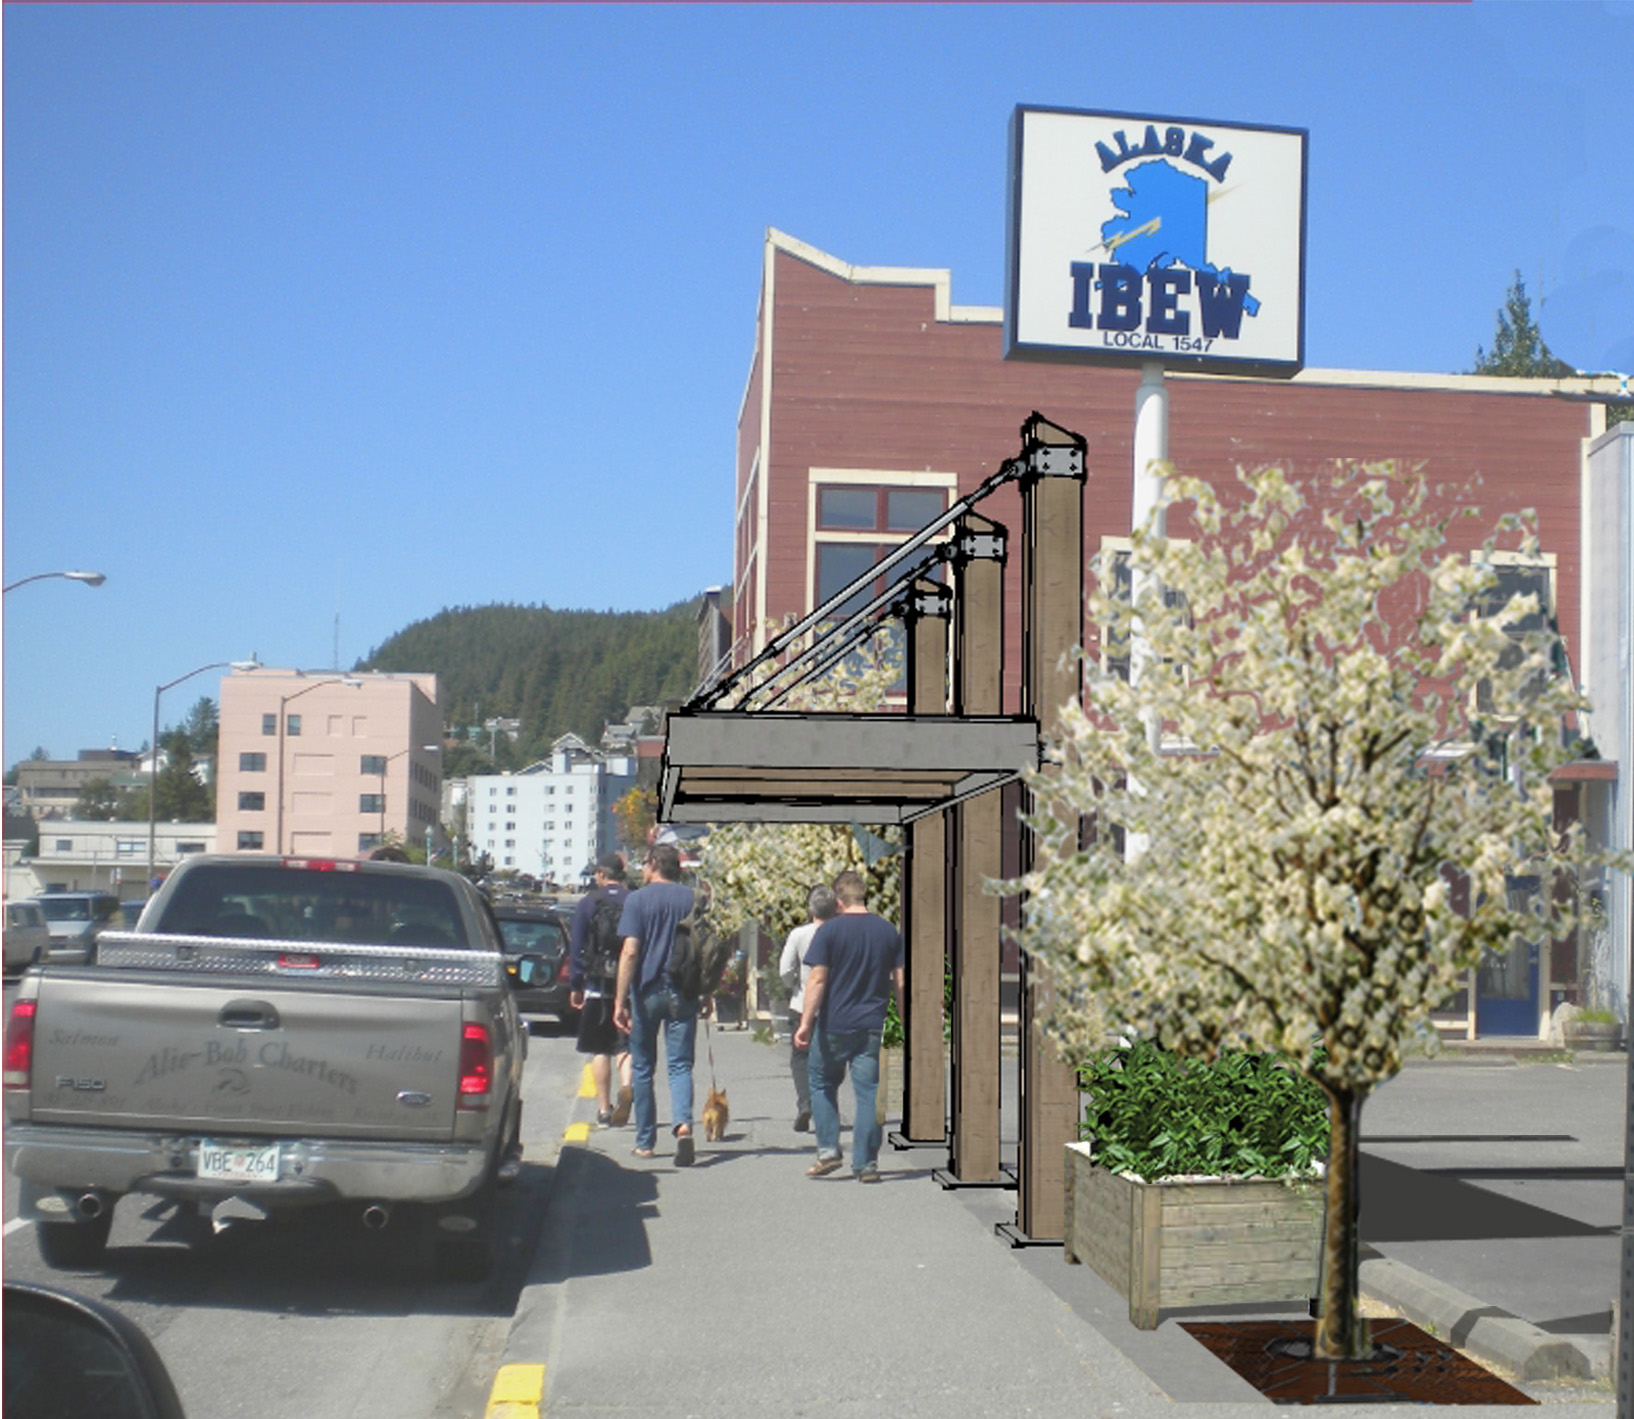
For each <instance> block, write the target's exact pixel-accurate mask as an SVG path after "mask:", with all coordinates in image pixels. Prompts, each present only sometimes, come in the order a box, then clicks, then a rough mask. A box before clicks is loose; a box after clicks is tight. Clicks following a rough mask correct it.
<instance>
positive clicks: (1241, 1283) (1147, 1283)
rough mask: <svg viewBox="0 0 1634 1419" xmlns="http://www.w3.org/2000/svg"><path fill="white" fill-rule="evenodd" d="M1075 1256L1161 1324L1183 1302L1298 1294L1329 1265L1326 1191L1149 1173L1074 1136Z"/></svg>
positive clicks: (1069, 1237) (1313, 1288)
mask: <svg viewBox="0 0 1634 1419" xmlns="http://www.w3.org/2000/svg"><path fill="white" fill-rule="evenodd" d="M1066 1188H1067V1197H1066V1214H1067V1215H1066V1238H1065V1250H1066V1258H1067V1260H1068V1261H1070V1262H1086V1263H1088V1265H1089V1266H1090V1268H1091V1269H1092V1270H1093V1271H1094V1272H1095V1274H1096V1275H1097V1276H1099V1277H1100V1278H1101V1279H1102V1280H1103V1281H1105V1282H1107V1283H1108V1284H1109V1285H1111V1286H1113V1287H1115V1288H1116V1289H1117V1291H1118V1294H1119V1295H1121V1296H1123V1297H1124V1298H1125V1299H1126V1300H1127V1301H1128V1302H1129V1320H1130V1322H1131V1324H1133V1325H1134V1326H1135V1327H1136V1328H1138V1329H1140V1330H1152V1329H1155V1328H1156V1326H1157V1323H1158V1313H1159V1312H1160V1311H1163V1310H1167V1309H1169V1308H1171V1307H1174V1306H1198V1305H1215V1304H1224V1303H1232V1302H1238V1301H1299V1300H1305V1299H1306V1298H1308V1297H1310V1296H1314V1295H1316V1294H1317V1290H1318V1285H1319V1279H1320V1277H1321V1272H1322V1212H1323V1190H1322V1186H1321V1184H1320V1183H1319V1182H1312V1183H1310V1184H1305V1185H1298V1184H1296V1185H1294V1186H1291V1187H1290V1186H1286V1185H1284V1184H1283V1183H1280V1182H1267V1181H1264V1180H1263V1179H1258V1178H1254V1179H1249V1178H1208V1179H1203V1180H1201V1181H1197V1182H1158V1183H1147V1182H1141V1181H1140V1180H1139V1179H1136V1178H1126V1177H1120V1176H1119V1175H1118V1174H1117V1173H1112V1172H1108V1171H1107V1170H1106V1169H1105V1168H1097V1167H1096V1166H1095V1165H1094V1163H1093V1162H1091V1160H1090V1145H1089V1144H1087V1143H1069V1144H1067V1178H1066Z"/></svg>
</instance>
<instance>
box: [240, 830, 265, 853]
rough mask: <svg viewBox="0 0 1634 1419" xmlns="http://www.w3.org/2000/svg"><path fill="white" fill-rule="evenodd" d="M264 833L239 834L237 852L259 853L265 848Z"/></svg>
mask: <svg viewBox="0 0 1634 1419" xmlns="http://www.w3.org/2000/svg"><path fill="white" fill-rule="evenodd" d="M266 842H267V835H266V834H265V833H240V834H239V835H238V850H239V851H240V852H260V851H261V849H262V848H263V847H265V846H266Z"/></svg>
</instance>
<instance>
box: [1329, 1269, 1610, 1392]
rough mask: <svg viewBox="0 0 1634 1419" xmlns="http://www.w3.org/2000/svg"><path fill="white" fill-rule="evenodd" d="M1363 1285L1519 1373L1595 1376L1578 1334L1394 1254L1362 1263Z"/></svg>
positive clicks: (1477, 1354)
mask: <svg viewBox="0 0 1634 1419" xmlns="http://www.w3.org/2000/svg"><path fill="white" fill-rule="evenodd" d="M1361 1290H1362V1294H1363V1296H1365V1297H1366V1298H1367V1299H1368V1300H1370V1301H1375V1302H1377V1303H1378V1304H1380V1305H1382V1306H1385V1307H1387V1308H1389V1309H1391V1310H1394V1311H1397V1312H1399V1313H1400V1314H1401V1315H1402V1316H1403V1317H1405V1318H1406V1319H1407V1320H1410V1321H1412V1322H1413V1324H1414V1325H1417V1326H1420V1327H1422V1328H1424V1329H1427V1330H1430V1331H1431V1332H1432V1334H1434V1335H1437V1336H1439V1337H1441V1338H1444V1339H1445V1340H1446V1341H1447V1343H1448V1344H1450V1345H1452V1346H1453V1347H1454V1348H1455V1349H1458V1350H1462V1351H1465V1352H1467V1353H1468V1354H1469V1355H1471V1356H1473V1357H1474V1358H1475V1359H1477V1360H1480V1361H1482V1362H1483V1363H1485V1364H1490V1365H1497V1366H1498V1367H1500V1368H1501V1369H1505V1370H1508V1371H1509V1372H1510V1373H1512V1374H1514V1375H1515V1376H1517V1377H1518V1378H1519V1379H1522V1380H1553V1379H1584V1380H1586V1379H1591V1378H1593V1377H1594V1370H1595V1366H1594V1361H1593V1359H1592V1358H1591V1356H1590V1355H1589V1354H1588V1353H1586V1352H1585V1350H1584V1349H1583V1348H1582V1347H1580V1346H1579V1345H1577V1344H1576V1343H1575V1342H1574V1341H1573V1340H1572V1339H1570V1338H1568V1337H1565V1336H1559V1335H1551V1334H1550V1333H1549V1332H1548V1331H1546V1330H1542V1329H1540V1328H1539V1327H1537V1326H1535V1325H1533V1324H1532V1323H1531V1322H1530V1321H1525V1320H1521V1319H1520V1318H1519V1317H1518V1316H1514V1315H1511V1314H1510V1313H1509V1312H1507V1311H1505V1310H1502V1309H1500V1308H1499V1307H1497V1306H1489V1305H1487V1304H1485V1303H1484V1302H1482V1301H1479V1300H1477V1299H1476V1298H1475V1297H1474V1296H1469V1295H1466V1294H1465V1293H1464V1292H1462V1291H1459V1290H1456V1289H1455V1288H1454V1287H1452V1286H1449V1285H1447V1284H1446V1283H1445V1282H1442V1281H1437V1280H1435V1278H1434V1277H1430V1276H1426V1275H1424V1273H1423V1272H1421V1271H1415V1270H1413V1268H1412V1267H1410V1266H1407V1265H1405V1264H1403V1263H1402V1262H1399V1261H1395V1260H1392V1259H1391V1258H1390V1257H1377V1258H1373V1259H1371V1260H1368V1261H1364V1262H1363V1263H1362V1267H1361Z"/></svg>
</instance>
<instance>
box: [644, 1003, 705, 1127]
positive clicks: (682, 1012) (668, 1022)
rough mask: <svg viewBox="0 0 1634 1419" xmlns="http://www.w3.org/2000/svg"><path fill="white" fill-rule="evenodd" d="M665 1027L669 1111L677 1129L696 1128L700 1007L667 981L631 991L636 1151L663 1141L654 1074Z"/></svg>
mask: <svg viewBox="0 0 1634 1419" xmlns="http://www.w3.org/2000/svg"><path fill="white" fill-rule="evenodd" d="M660 1025H662V1026H663V1027H664V1053H665V1055H666V1056H667V1061H668V1065H669V1099H670V1112H671V1113H673V1114H674V1115H675V1124H676V1127H679V1126H680V1125H681V1124H683V1123H684V1124H686V1125H687V1127H689V1128H690V1127H691V1126H692V1056H693V1050H694V1047H695V1045H696V1044H697V1039H698V1002H697V1001H696V1000H688V999H686V998H685V997H684V996H681V995H678V994H677V993H676V992H675V991H674V990H672V989H671V988H670V986H669V985H668V983H667V982H659V983H657V984H655V985H650V986H648V987H647V989H646V990H645V991H631V992H630V1091H631V1092H632V1093H633V1094H634V1095H635V1146H636V1147H637V1148H651V1147H652V1146H653V1145H654V1144H655V1143H656V1142H657V1141H658V1101H657V1099H656V1097H655V1096H654V1092H653V1069H654V1067H655V1065H656V1064H657V1061H658V1027H659V1026H660Z"/></svg>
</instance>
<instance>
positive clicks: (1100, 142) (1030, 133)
mask: <svg viewBox="0 0 1634 1419" xmlns="http://www.w3.org/2000/svg"><path fill="white" fill-rule="evenodd" d="M1305 143H1306V134H1305V132H1304V130H1303V129H1295V128H1253V127H1248V126H1245V125H1242V124H1233V123H1211V122H1205V121H1202V120H1197V119H1179V118H1158V117H1151V116H1146V115H1136V114H1116V113H1088V112H1083V111H1080V110H1076V109H1051V108H1029V107H1026V106H1022V107H1018V108H1017V109H1016V111H1015V114H1014V116H1013V117H1012V119H1011V128H1010V229H1009V248H1008V261H1007V267H1008V270H1007V282H1006V292H1005V308H1004V317H1005V319H1004V326H1005V341H1004V352H1005V355H1006V356H1008V357H1016V358H1033V359H1056V360H1075V361H1083V362H1090V361H1110V362H1112V363H1118V364H1144V363H1148V362H1157V363H1161V364H1163V365H1165V366H1168V367H1170V368H1192V369H1201V370H1209V371H1214V372H1219V373H1235V374H1269V375H1291V374H1294V373H1295V372H1297V371H1298V370H1299V368H1300V367H1301V366H1302V365H1303V363H1304V358H1305V313H1304V304H1305V299H1304V298H1305Z"/></svg>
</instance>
